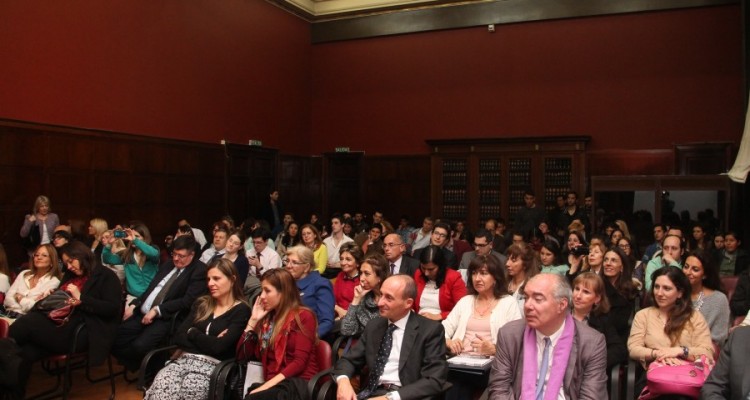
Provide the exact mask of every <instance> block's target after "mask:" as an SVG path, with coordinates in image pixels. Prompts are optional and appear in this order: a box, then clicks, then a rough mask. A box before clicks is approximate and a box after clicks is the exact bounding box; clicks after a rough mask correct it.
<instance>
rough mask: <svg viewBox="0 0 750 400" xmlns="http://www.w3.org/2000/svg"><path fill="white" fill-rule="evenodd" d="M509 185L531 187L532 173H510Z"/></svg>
mask: <svg viewBox="0 0 750 400" xmlns="http://www.w3.org/2000/svg"><path fill="white" fill-rule="evenodd" d="M508 184H509V185H510V186H528V185H531V172H528V171H526V172H510V173H509V174H508Z"/></svg>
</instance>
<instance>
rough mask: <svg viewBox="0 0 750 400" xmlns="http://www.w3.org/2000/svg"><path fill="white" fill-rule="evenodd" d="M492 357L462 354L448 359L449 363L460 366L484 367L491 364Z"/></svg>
mask: <svg viewBox="0 0 750 400" xmlns="http://www.w3.org/2000/svg"><path fill="white" fill-rule="evenodd" d="M490 361H492V358H490V357H486V356H472V355H460V356H456V357H452V358H449V359H448V364H449V365H450V366H452V367H458V368H462V367H463V368H466V367H469V368H484V367H486V366H488V365H489V364H490Z"/></svg>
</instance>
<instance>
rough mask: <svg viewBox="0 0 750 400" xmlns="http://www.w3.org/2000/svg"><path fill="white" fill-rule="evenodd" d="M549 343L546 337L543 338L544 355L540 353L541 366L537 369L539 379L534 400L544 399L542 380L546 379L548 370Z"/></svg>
mask: <svg viewBox="0 0 750 400" xmlns="http://www.w3.org/2000/svg"><path fill="white" fill-rule="evenodd" d="M550 344H552V342H550V340H549V338H548V337H545V338H544V353H542V365H541V366H540V368H539V378H537V380H536V400H542V399H543V398H544V380H545V379H547V369H549V348H550Z"/></svg>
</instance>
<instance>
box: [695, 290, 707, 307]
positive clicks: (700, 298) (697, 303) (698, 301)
mask: <svg viewBox="0 0 750 400" xmlns="http://www.w3.org/2000/svg"><path fill="white" fill-rule="evenodd" d="M703 297H704V296H703V290H701V292H700V293H699V294H698V298H697V299H696V300H695V302H693V310H695V311H700V309H701V307H702V306H703Z"/></svg>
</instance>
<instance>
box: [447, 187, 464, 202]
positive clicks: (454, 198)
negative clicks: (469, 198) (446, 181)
mask: <svg viewBox="0 0 750 400" xmlns="http://www.w3.org/2000/svg"><path fill="white" fill-rule="evenodd" d="M465 202H466V190H463V189H447V190H443V203H465Z"/></svg>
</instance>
